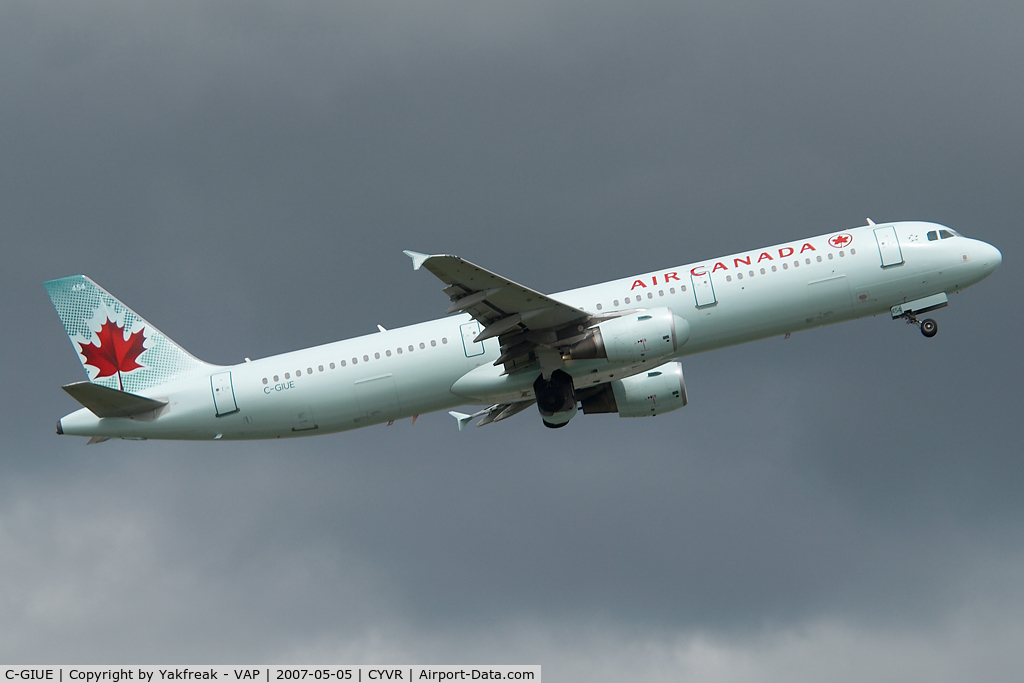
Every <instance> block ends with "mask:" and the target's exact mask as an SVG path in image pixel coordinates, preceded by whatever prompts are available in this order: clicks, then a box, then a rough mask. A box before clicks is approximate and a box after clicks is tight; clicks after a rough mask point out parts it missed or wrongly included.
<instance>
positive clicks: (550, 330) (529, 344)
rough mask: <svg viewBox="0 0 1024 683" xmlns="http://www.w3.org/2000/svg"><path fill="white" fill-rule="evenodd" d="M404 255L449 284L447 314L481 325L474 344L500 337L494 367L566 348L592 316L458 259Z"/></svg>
mask: <svg viewBox="0 0 1024 683" xmlns="http://www.w3.org/2000/svg"><path fill="white" fill-rule="evenodd" d="M405 254H406V255H407V256H409V258H411V259H412V264H413V268H414V269H415V270H419V269H420V268H421V267H423V268H426V269H427V270H429V271H430V272H431V273H433V274H434V275H436V276H437V277H438V278H439V279H440V280H441V282H443V283H445V284H446V285H447V287H445V288H444V293H445V294H447V295H448V298H449V299H451V302H452V305H451V306H450V307H449V308H448V311H447V312H448V313H457V312H466V313H469V314H470V315H471V316H473V318H474V319H475V320H476V321H477V322H479V323H480V324H481V325H483V330H482V331H481V332H480V334H479V335H478V336H477V337H476V341H483V340H484V339H490V338H491V337H499V341H500V343H501V348H502V355H501V357H500V358H499V359H498V360H497V361H496V362H495V365H500V364H501V363H503V362H507V361H510V360H514V359H515V358H516V357H518V356H522V355H524V354H526V353H529V352H530V351H531V350H532V349H533V348H536V347H537V346H538V345H543V346H555V345H558V344H559V342H561V343H565V341H566V340H567V339H568V338H571V337H574V336H578V335H579V334H580V333H581V332H582V331H583V330H584V329H585V328H586V327H587V323H588V322H589V321H590V320H591V318H592V317H593V316H592V314H591V313H589V312H587V311H584V310H582V309H579V308H575V307H573V306H569V305H568V304H564V303H562V302H560V301H556V300H555V299H552V298H551V297H549V296H546V295H544V294H541V293H540V292H537V291H534V290H532V289H530V288H529V287H524V286H522V285H520V284H517V283H515V282H512V281H511V280H509V279H506V278H504V277H502V276H500V275H496V274H495V273H492V272H490V271H488V270H484V269H483V268H481V267H480V266H477V265H474V264H472V263H470V262H469V261H466V260H465V259H462V258H459V257H458V256H450V255H434V256H431V255H428V254H421V253H419V252H415V251H406V252H405ZM581 326H582V327H581ZM509 354H514V355H509Z"/></svg>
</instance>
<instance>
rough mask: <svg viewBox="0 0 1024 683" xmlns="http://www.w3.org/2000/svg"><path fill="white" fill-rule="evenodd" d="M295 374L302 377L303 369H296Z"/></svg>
mask: <svg viewBox="0 0 1024 683" xmlns="http://www.w3.org/2000/svg"><path fill="white" fill-rule="evenodd" d="M295 376H296V377H302V370H296V371H295ZM285 377H287V375H285Z"/></svg>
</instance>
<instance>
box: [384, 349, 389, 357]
mask: <svg viewBox="0 0 1024 683" xmlns="http://www.w3.org/2000/svg"><path fill="white" fill-rule="evenodd" d="M384 355H385V356H387V357H388V358H391V349H388V350H387V351H385V352H384Z"/></svg>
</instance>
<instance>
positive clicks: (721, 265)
mask: <svg viewBox="0 0 1024 683" xmlns="http://www.w3.org/2000/svg"><path fill="white" fill-rule="evenodd" d="M719 270H729V269H728V268H726V267H725V264H724V263H722V262H721V261H719V262H718V263H716V264H715V267H714V268H712V269H711V272H712V273H714V272H716V271H719Z"/></svg>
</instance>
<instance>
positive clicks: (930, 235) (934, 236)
mask: <svg viewBox="0 0 1024 683" xmlns="http://www.w3.org/2000/svg"><path fill="white" fill-rule="evenodd" d="M937 239H939V233H938V232H937V231H935V230H932V231H931V232H929V233H928V241H929V242H934V241H935V240H937Z"/></svg>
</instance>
